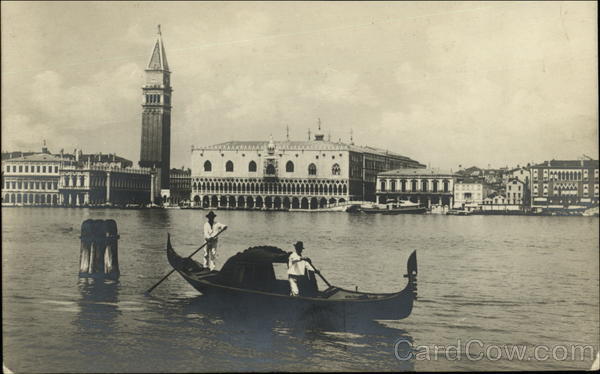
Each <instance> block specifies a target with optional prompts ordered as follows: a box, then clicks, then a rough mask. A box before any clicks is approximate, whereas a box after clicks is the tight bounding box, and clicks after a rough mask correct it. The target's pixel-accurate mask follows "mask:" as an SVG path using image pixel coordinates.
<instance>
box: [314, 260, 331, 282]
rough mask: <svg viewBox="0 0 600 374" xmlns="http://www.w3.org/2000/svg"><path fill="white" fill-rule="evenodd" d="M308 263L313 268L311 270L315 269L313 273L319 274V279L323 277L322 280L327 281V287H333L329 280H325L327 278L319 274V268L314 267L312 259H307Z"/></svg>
mask: <svg viewBox="0 0 600 374" xmlns="http://www.w3.org/2000/svg"><path fill="white" fill-rule="evenodd" d="M308 263H309V264H310V266H312V268H313V270H314V271H315V273H317V275H318V276H320V277H321V279H323V282H325V283H327V285H328V286H329V287H333V286H332V285H331V283H329V282H328V281H327V279H325V277H324V276H322V275H321V272H320V271H319V269H317V268H316V267H315V266H314V265H313V264H312V260H311V261H308Z"/></svg>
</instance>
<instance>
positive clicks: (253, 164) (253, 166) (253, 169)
mask: <svg viewBox="0 0 600 374" xmlns="http://www.w3.org/2000/svg"><path fill="white" fill-rule="evenodd" d="M248 171H249V172H251V173H255V172H256V162H254V161H250V163H249V164H248Z"/></svg>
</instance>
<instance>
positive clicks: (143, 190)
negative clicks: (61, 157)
mask: <svg viewBox="0 0 600 374" xmlns="http://www.w3.org/2000/svg"><path fill="white" fill-rule="evenodd" d="M154 178H155V174H153V173H152V172H151V170H150V169H133V168H118V167H108V166H102V165H93V164H90V163H88V164H87V165H85V166H81V165H72V166H63V167H62V168H61V169H60V178H59V181H58V194H59V203H60V204H61V205H64V206H68V207H73V206H101V205H117V206H125V205H127V204H138V205H145V204H147V203H149V202H151V196H153V195H152V193H153V192H154V191H152V186H153V184H152V182H153V180H154Z"/></svg>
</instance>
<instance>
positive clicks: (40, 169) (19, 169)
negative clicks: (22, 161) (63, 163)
mask: <svg viewBox="0 0 600 374" xmlns="http://www.w3.org/2000/svg"><path fill="white" fill-rule="evenodd" d="M29 166H30V165H18V166H17V165H6V172H7V173H10V172H13V173H52V170H54V173H58V166H54V168H53V167H52V166H48V167H46V165H35V166H34V165H31V167H29Z"/></svg>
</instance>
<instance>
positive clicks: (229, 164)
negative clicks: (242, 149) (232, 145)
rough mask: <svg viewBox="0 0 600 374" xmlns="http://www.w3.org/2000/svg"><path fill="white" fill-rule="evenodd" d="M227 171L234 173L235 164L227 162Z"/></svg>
mask: <svg viewBox="0 0 600 374" xmlns="http://www.w3.org/2000/svg"><path fill="white" fill-rule="evenodd" d="M225 171H227V172H233V162H231V161H227V163H226V164H225Z"/></svg>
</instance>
